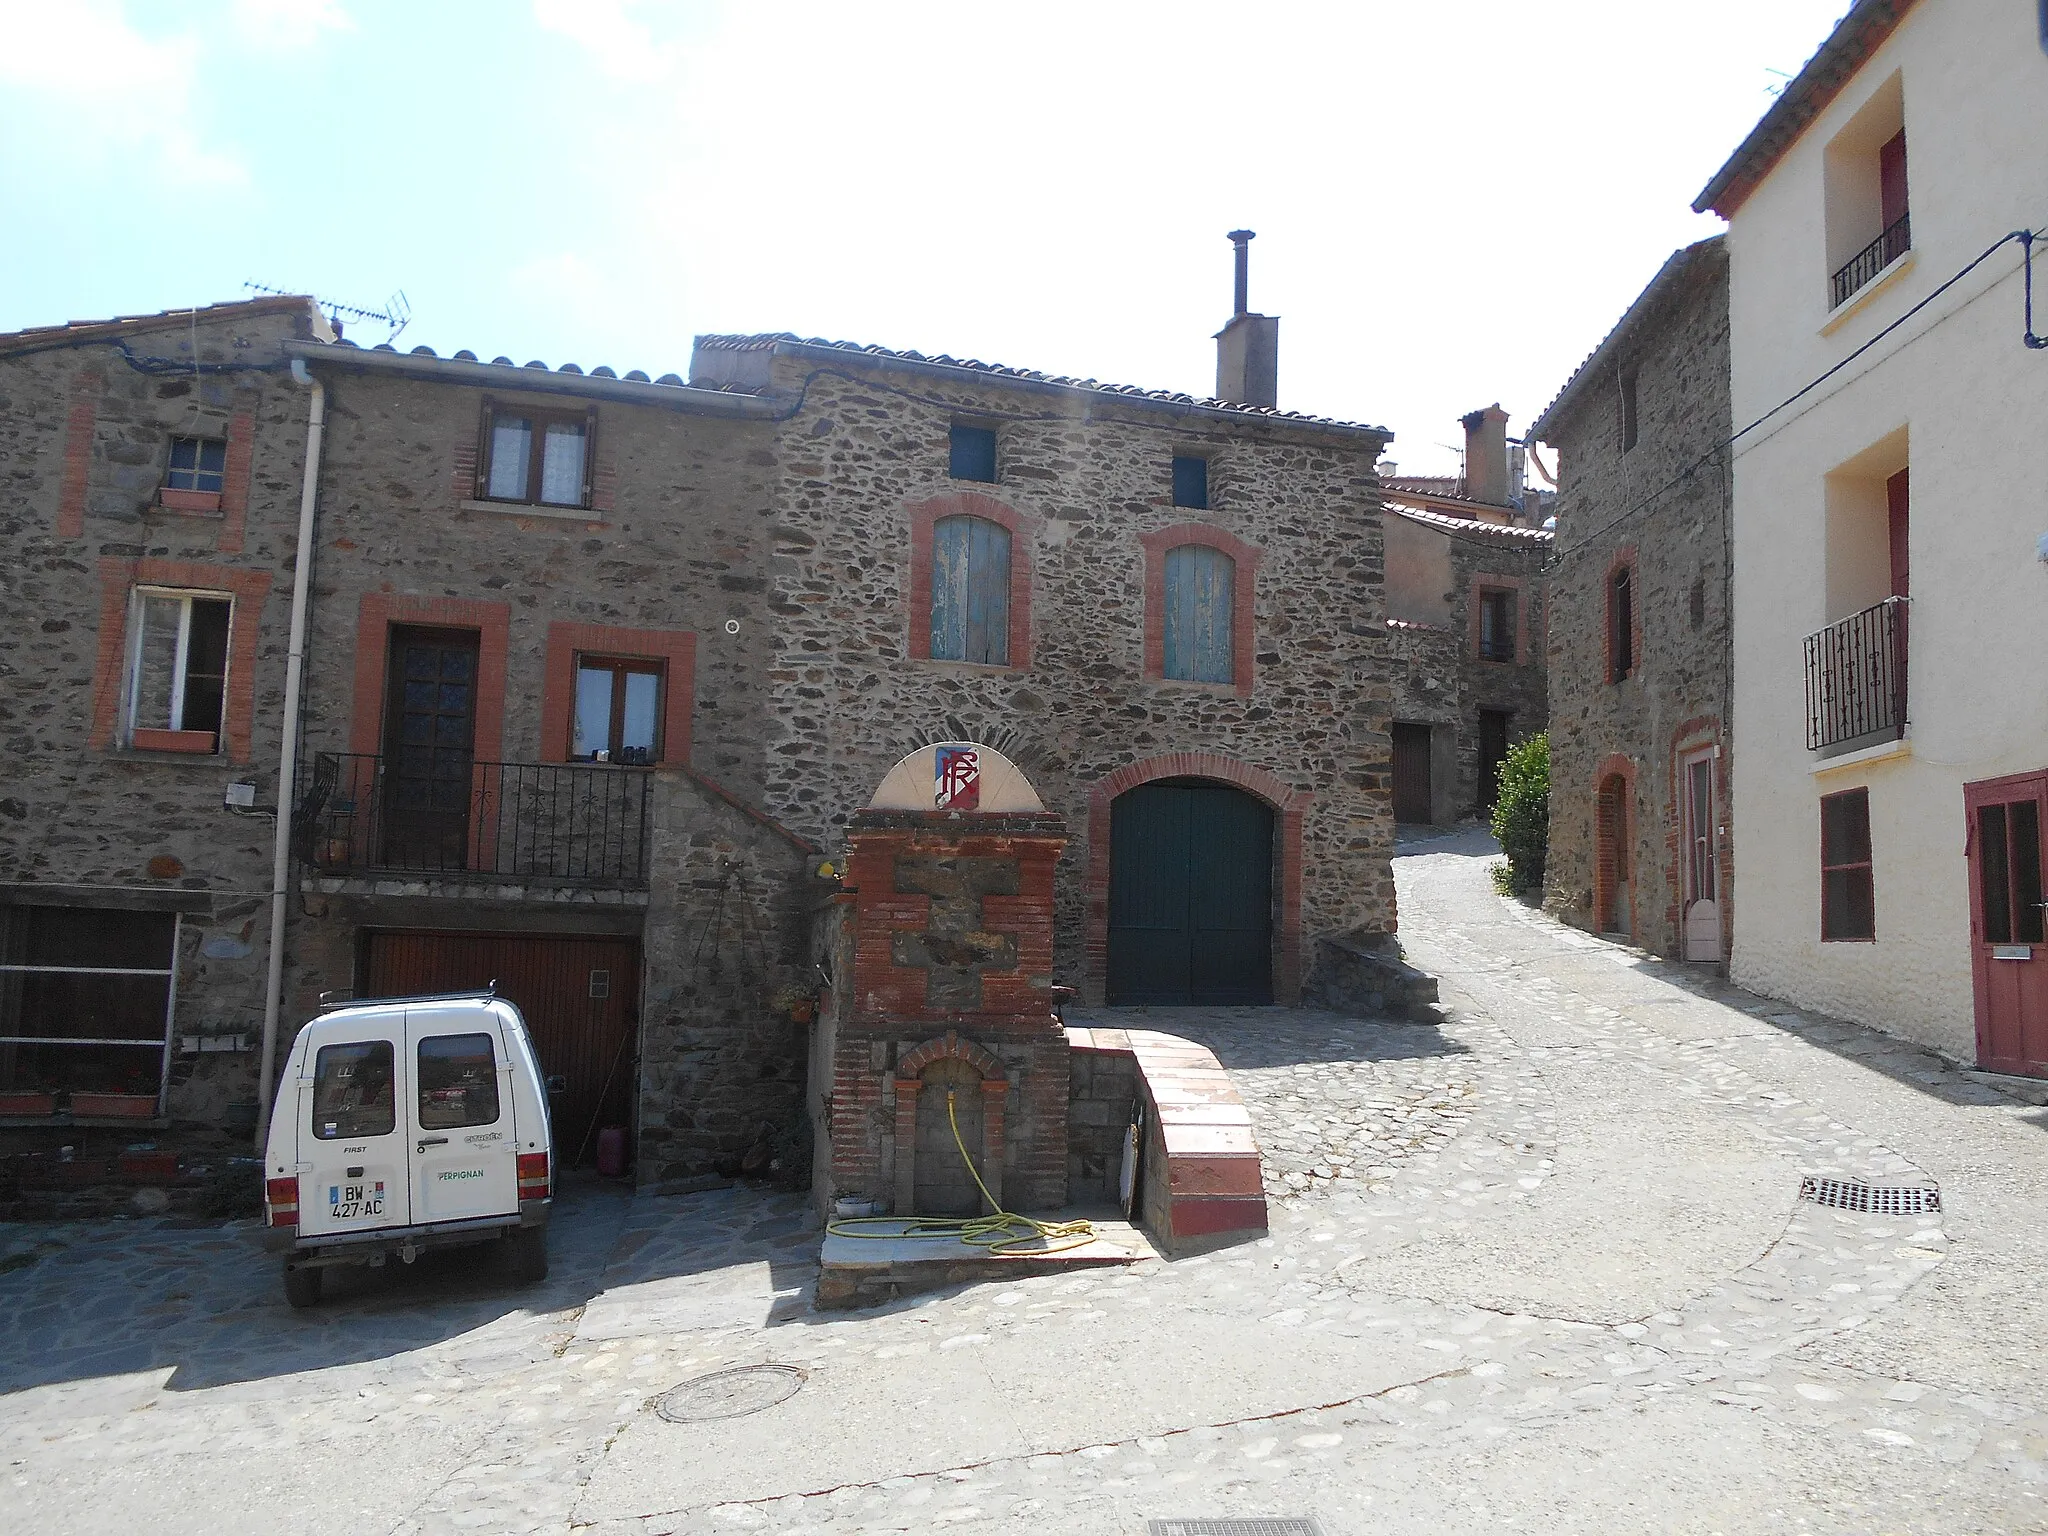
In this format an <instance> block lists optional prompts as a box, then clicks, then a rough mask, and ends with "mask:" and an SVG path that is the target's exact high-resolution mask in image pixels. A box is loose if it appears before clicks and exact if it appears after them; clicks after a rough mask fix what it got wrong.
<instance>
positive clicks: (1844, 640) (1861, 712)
mask: <svg viewBox="0 0 2048 1536" xmlns="http://www.w3.org/2000/svg"><path fill="white" fill-rule="evenodd" d="M1906 606H1907V604H1906V599H1905V598H1903V597H1888V598H1886V599H1885V600H1884V601H1883V602H1881V603H1879V604H1877V605H1876V606H1875V607H1871V608H1866V609H1864V610H1863V611H1862V612H1861V613H1855V614H1851V615H1850V616H1849V617H1848V618H1846V619H1843V620H1841V621H1839V622H1838V623H1834V624H1830V625H1829V626H1828V627H1827V628H1826V629H1823V630H1819V631H1817V632H1815V633H1814V634H1811V635H1808V636H1807V637H1806V745H1807V747H1808V749H1809V750H1811V751H1815V752H1818V751H1822V750H1824V749H1826V748H1828V747H1833V746H1839V745H1841V744H1842V743H1843V742H1849V741H1857V740H1859V739H1862V738H1865V737H1869V738H1872V739H1873V740H1874V739H1877V738H1879V737H1881V736H1883V735H1889V736H1891V737H1892V738H1893V739H1894V740H1896V739H1898V738H1899V737H1902V736H1904V735H1905V734H1906Z"/></svg>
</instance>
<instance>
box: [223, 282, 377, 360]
mask: <svg viewBox="0 0 2048 1536" xmlns="http://www.w3.org/2000/svg"><path fill="white" fill-rule="evenodd" d="M242 286H243V287H244V288H248V289H251V290H252V291H254V292H256V293H274V294H277V295H278V296H279V297H281V298H290V297H293V294H292V290H290V289H289V288H273V287H271V286H270V285H269V284H268V283H244V284H242ZM313 302H314V303H315V304H318V305H319V306H320V307H321V308H322V309H324V310H326V311H327V312H328V313H329V314H330V315H346V316H347V317H348V318H349V319H351V320H374V321H376V322H377V323H378V324H380V325H388V326H390V327H391V329H390V331H389V332H388V333H387V334H386V335H385V337H384V340H385V342H386V344H387V345H388V344H389V343H391V342H394V341H396V340H398V333H399V332H400V331H402V330H404V329H405V328H406V326H408V325H409V324H411V323H412V305H411V304H410V303H409V302H407V300H406V297H405V290H404V289H403V288H401V289H399V290H398V292H396V293H394V294H392V295H391V297H390V298H388V299H386V300H385V301H384V307H383V308H382V309H364V308H362V307H361V306H359V305H355V304H337V303H336V302H335V301H334V300H333V299H323V298H321V297H319V296H318V295H317V294H316V295H314V298H313Z"/></svg>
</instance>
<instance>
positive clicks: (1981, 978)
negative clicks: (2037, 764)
mask: <svg viewBox="0 0 2048 1536" xmlns="http://www.w3.org/2000/svg"><path fill="white" fill-rule="evenodd" d="M1963 806H1964V810H1965V812H1966V813H1967V814H1968V816H1969V821H1970V831H1969V861H1970V958H1971V971H1972V975H1973V978H1974V980H1975V984H1976V994H1977V998H1976V1000H1977V1064H1978V1065H1979V1066H1980V1067H1982V1068H1984V1069H1985V1070H1986V1071H1989V1072H2013V1073H2023V1074H2026V1075H2028V1076H2032V1077H2048V937H2044V931H2043V930H2044V918H2048V913H2044V912H2043V902H2042V891H2041V865H2042V843H2041V836H2042V831H2043V827H2044V825H2048V772H2041V773H2022V774H2014V775H2012V776H2011V777H2009V778H2003V779H1988V780H1986V781H1984V782H1983V783H1981V784H1967V785H1965V786H1964V787H1963Z"/></svg>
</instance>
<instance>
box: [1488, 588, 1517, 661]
mask: <svg viewBox="0 0 2048 1536" xmlns="http://www.w3.org/2000/svg"><path fill="white" fill-rule="evenodd" d="M1479 654H1480V655H1481V656H1482V657H1484V658H1485V659H1486V660H1488V661H1513V660H1514V659H1515V594H1514V593H1512V592H1508V591H1504V590H1501V589H1499V588H1494V587H1488V588H1484V589H1482V590H1481V591H1480V594H1479Z"/></svg>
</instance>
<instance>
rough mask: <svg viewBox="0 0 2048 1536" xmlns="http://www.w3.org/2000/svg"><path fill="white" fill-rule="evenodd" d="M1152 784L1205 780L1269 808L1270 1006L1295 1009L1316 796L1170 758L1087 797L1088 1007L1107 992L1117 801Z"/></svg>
mask: <svg viewBox="0 0 2048 1536" xmlns="http://www.w3.org/2000/svg"><path fill="white" fill-rule="evenodd" d="M1154 779H1209V780H1212V781H1214V782H1216V783H1219V784H1228V785H1231V786H1232V787H1234V788H1237V789H1242V790H1245V791H1247V792H1248V793H1250V794H1253V795H1256V796H1257V797H1258V798H1259V799H1261V800H1263V801H1265V802H1266V804H1267V805H1269V806H1271V807H1272V808H1273V812H1274V818H1275V820H1276V822H1277V823H1278V825H1277V826H1276V827H1275V828H1274V830H1275V832H1276V833H1277V834H1278V835H1277V836H1276V837H1275V838H1274V839H1273V857H1274V863H1275V866H1276V867H1275V869H1274V871H1273V893H1274V914H1273V919H1274V920H1273V1001H1274V1002H1276V1003H1280V1004H1282V1005H1285V1006H1288V1007H1292V1006H1294V1005H1296V1004H1298V1003H1299V1002H1300V1001H1301V832H1302V822H1303V819H1304V818H1305V817H1306V816H1307V814H1308V808H1309V806H1310V805H1312V804H1313V803H1314V801H1315V795H1314V793H1313V792H1311V791H1309V790H1306V789H1296V788H1295V787H1294V786H1293V785H1292V784H1289V783H1288V782H1287V781H1286V780H1284V779H1281V778H1279V777H1277V776H1276V775H1274V774H1272V773H1269V772H1267V771H1266V770H1265V769H1263V768H1255V767H1253V766H1252V765H1251V764H1250V763H1241V762H1239V761H1238V760H1237V759H1236V758H1232V757H1225V756H1223V755H1222V754H1221V753H1219V752H1167V753H1163V754H1161V755H1160V756H1158V757H1147V758H1141V759H1140V760H1139V761H1137V762H1135V763H1127V764H1125V765H1124V766H1123V767H1121V768H1119V769H1117V770H1116V771H1115V772H1114V773H1111V774H1108V775H1106V776H1105V777H1103V778H1101V779H1098V780H1096V782H1095V783H1094V784H1092V785H1091V786H1089V790H1088V879H1087V885H1086V887H1085V890H1086V908H1087V910H1086V918H1085V922H1084V931H1083V940H1084V947H1085V949H1086V958H1087V968H1086V972H1085V978H1086V985H1087V991H1086V996H1087V1000H1088V1002H1089V1003H1090V1004H1093V1005H1099V1004H1100V1003H1101V1001H1102V998H1103V996H1104V994H1105V992H1106V991H1107V989H1108V985H1109V875H1110V869H1109V850H1110V840H1109V823H1110V807H1111V806H1113V805H1114V804H1115V803H1116V798H1117V796H1118V795H1121V794H1123V793H1125V792H1126V791H1128V790H1133V789H1136V788H1137V787H1138V786H1139V785H1140V784H1149V783H1151V782H1152V781H1153V780H1154Z"/></svg>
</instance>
